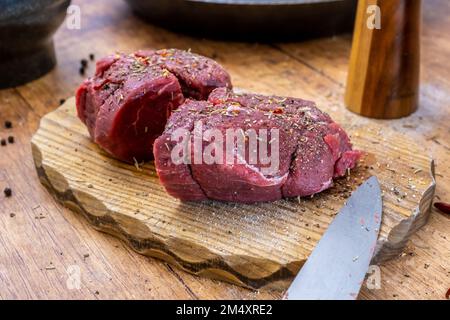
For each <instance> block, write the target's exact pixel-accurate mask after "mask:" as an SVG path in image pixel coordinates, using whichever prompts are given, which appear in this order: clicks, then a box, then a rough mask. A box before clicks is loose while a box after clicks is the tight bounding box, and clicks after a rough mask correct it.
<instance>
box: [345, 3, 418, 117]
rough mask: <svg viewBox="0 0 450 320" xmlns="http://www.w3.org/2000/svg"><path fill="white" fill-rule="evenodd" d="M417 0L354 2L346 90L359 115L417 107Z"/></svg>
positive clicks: (403, 113)
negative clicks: (352, 31)
mask: <svg viewBox="0 0 450 320" xmlns="http://www.w3.org/2000/svg"><path fill="white" fill-rule="evenodd" d="M420 25H421V0H360V1H359V2H358V9H357V16H356V22H355V31H354V35H353V45H352V52H351V57H350V66H349V72H348V78H347V88H346V93H345V104H346V106H347V108H348V109H349V110H351V111H353V112H355V113H357V114H360V115H363V116H366V117H371V118H378V119H395V118H400V117H404V116H408V115H410V114H411V113H413V112H414V111H416V110H417V107H418V98H419V73H420V72H419V71H420V29H421V28H420Z"/></svg>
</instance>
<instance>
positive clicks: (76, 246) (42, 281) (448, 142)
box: [0, 0, 450, 299]
mask: <svg viewBox="0 0 450 320" xmlns="http://www.w3.org/2000/svg"><path fill="white" fill-rule="evenodd" d="M73 3H74V4H77V5H79V6H80V7H81V29H80V30H69V29H68V28H67V26H66V25H65V24H64V25H62V26H61V28H60V30H59V31H58V33H57V35H56V38H55V39H56V50H57V56H58V65H57V67H56V68H55V69H54V70H53V71H52V72H50V73H49V74H47V75H46V76H44V77H42V78H40V79H38V80H36V81H34V82H31V83H29V84H26V85H24V86H20V87H17V88H14V89H6V90H0V120H1V122H2V123H3V121H4V120H7V119H8V120H12V121H13V124H14V128H13V129H9V130H7V129H4V128H3V127H2V128H1V129H0V137H7V136H8V135H13V136H14V137H15V143H14V144H9V145H8V146H6V147H1V148H0V154H1V157H0V189H1V190H3V189H4V188H5V187H10V188H11V189H12V190H13V196H12V197H10V198H4V197H3V195H1V196H0V298H2V299H16V298H24V299H60V298H64V299H65V298H68V299H120V298H125V299H128V298H131V299H168V298H172V299H219V298H220V299H264V298H268V299H277V298H280V296H281V294H280V293H279V292H268V291H258V292H255V291H250V290H247V289H243V288H240V287H237V286H234V285H231V284H227V283H223V282H219V281H213V280H209V279H205V278H199V277H195V276H192V275H190V274H187V273H185V272H183V271H180V270H178V269H176V268H173V267H171V266H169V265H168V264H166V263H163V262H161V261H158V260H155V259H151V258H146V257H144V256H141V255H139V254H137V253H135V252H133V251H131V250H130V249H129V248H128V247H126V246H125V245H124V244H123V243H122V242H121V241H119V240H116V239H115V238H113V237H111V236H109V235H106V234H103V233H100V232H97V231H95V230H93V229H92V228H91V227H90V226H89V225H88V224H87V222H86V221H85V220H84V218H82V217H81V216H80V215H77V214H75V213H73V212H71V211H70V210H68V209H66V208H64V207H62V206H61V205H60V204H59V203H57V202H56V201H55V200H54V199H53V198H52V196H50V194H49V193H48V192H47V190H46V189H45V188H43V187H42V186H41V184H40V182H39V180H38V178H37V175H36V172H35V168H34V164H33V161H32V157H31V150H30V138H31V136H32V134H33V133H34V132H35V131H36V129H37V126H38V123H39V119H40V117H42V116H43V115H44V114H46V113H47V112H49V111H51V110H53V109H55V108H56V107H57V106H58V105H59V100H60V99H62V98H67V97H69V96H72V95H73V93H74V90H75V88H76V87H77V85H79V83H80V82H81V81H82V79H83V78H82V77H81V76H80V75H79V74H78V68H79V64H80V59H82V58H86V57H87V56H88V55H89V53H95V55H96V57H100V56H103V55H106V54H108V53H111V52H114V51H116V50H119V51H124V52H132V51H134V50H137V49H139V48H145V47H150V48H166V47H167V48H169V47H177V48H182V49H188V48H191V49H192V51H194V52H198V53H200V54H204V55H206V56H210V57H213V58H215V59H216V60H217V61H218V62H219V63H221V64H223V65H224V66H225V67H226V68H227V69H228V70H229V72H230V73H231V76H232V78H233V83H234V84H235V86H237V87H240V88H244V89H246V90H251V91H255V92H262V93H276V94H279V95H290V96H297V97H302V98H306V99H311V100H315V101H316V102H317V103H318V105H319V106H322V107H323V109H324V110H329V109H330V108H334V109H335V110H336V108H338V110H341V114H342V116H353V117H356V115H350V114H349V112H348V111H346V110H345V108H344V106H343V93H344V89H345V81H346V74H347V68H348V58H349V53H350V45H351V36H350V35H343V36H338V37H334V38H325V39H319V40H312V41H308V42H303V43H271V44H255V43H224V42H219V41H210V40H204V39H195V38H192V37H188V36H183V35H179V34H174V33H172V32H169V31H166V30H163V29H161V28H158V27H155V26H151V25H148V24H146V23H144V22H143V21H141V20H139V19H138V18H135V17H134V16H133V14H132V13H131V12H130V10H129V9H128V7H127V6H126V4H125V3H124V2H123V1H121V0H114V1H106V0H104V1H95V2H94V1H87V0H79V1H73ZM423 3H424V19H423V22H424V23H423V37H422V76H421V95H420V109H419V111H418V112H416V113H415V114H414V115H412V116H410V117H408V118H405V119H401V120H394V121H377V122H378V123H380V124H381V125H383V126H386V127H391V128H394V129H395V130H398V131H399V132H402V133H405V134H408V135H410V136H411V137H413V138H414V139H417V140H418V141H419V142H420V143H421V144H422V145H423V147H424V152H427V153H429V154H430V155H432V157H433V158H434V159H435V160H436V164H437V167H436V178H437V192H436V197H437V198H438V199H441V200H442V201H447V202H450V180H449V179H448V177H449V176H450V165H449V163H450V109H449V108H450V66H449V64H448V57H449V56H450V35H449V34H448V30H449V29H450V16H449V15H448V14H447V13H448V12H450V3H449V2H448V1H447V0H427V1H423ZM93 70H94V65H93V63H91V64H90V65H89V68H88V70H87V73H88V74H92V72H93ZM405 165H407V163H405ZM78 269H79V270H80V272H81V273H80V276H81V278H80V279H81V286H80V288H79V289H78V288H73V286H70V283H72V282H71V280H72V279H73V271H74V270H78ZM68 284H69V285H68ZM449 288H450V217H449V216H445V215H444V214H441V213H438V212H437V211H435V210H434V209H433V213H432V215H431V218H430V221H429V224H428V225H427V226H425V227H424V228H422V229H421V230H420V231H418V232H417V234H416V235H414V236H413V237H412V239H411V241H410V243H409V244H408V247H407V249H406V250H405V252H404V254H402V255H401V256H400V257H398V258H397V259H395V260H393V261H390V262H388V263H386V264H384V265H382V266H381V288H380V289H372V290H369V289H368V288H367V287H366V286H364V287H363V289H362V291H361V294H360V298H361V299H444V298H445V293H446V292H447V290H448V289H449Z"/></svg>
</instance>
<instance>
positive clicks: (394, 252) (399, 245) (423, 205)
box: [372, 160, 436, 264]
mask: <svg viewBox="0 0 450 320" xmlns="http://www.w3.org/2000/svg"><path fill="white" fill-rule="evenodd" d="M430 177H431V183H430V185H429V186H428V188H427V189H426V190H425V191H424V192H423V194H422V195H421V198H420V202H419V205H418V206H417V207H416V208H415V209H414V212H413V214H412V215H411V216H410V217H409V218H407V219H405V220H403V221H402V222H400V224H398V225H397V226H396V227H394V228H393V229H392V230H391V232H390V233H389V235H388V237H387V239H382V240H378V243H377V248H376V249H375V254H374V257H373V259H372V264H380V263H383V262H386V261H388V260H390V259H393V258H395V257H397V256H398V255H400V254H401V253H402V251H403V249H404V248H405V246H406V243H407V242H408V240H409V237H410V236H411V235H412V234H413V233H415V232H416V231H417V230H419V229H420V228H422V227H423V226H424V225H425V224H426V223H427V221H428V218H429V217H430V214H431V206H432V204H433V198H434V195H435V191H436V178H435V166H434V160H431V162H430Z"/></svg>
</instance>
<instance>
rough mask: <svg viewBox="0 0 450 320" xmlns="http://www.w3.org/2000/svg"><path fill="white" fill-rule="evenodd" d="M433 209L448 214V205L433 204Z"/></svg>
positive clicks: (449, 206)
mask: <svg viewBox="0 0 450 320" xmlns="http://www.w3.org/2000/svg"><path fill="white" fill-rule="evenodd" d="M434 207H435V208H436V209H438V210H440V211H442V212H443V213H446V214H450V203H444V202H435V203H434Z"/></svg>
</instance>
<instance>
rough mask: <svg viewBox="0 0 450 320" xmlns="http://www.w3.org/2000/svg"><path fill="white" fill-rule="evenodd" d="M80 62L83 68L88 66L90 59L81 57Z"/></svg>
mask: <svg viewBox="0 0 450 320" xmlns="http://www.w3.org/2000/svg"><path fill="white" fill-rule="evenodd" d="M80 63H81V66H82V67H83V68H86V66H87V64H88V61H87V60H86V59H81V61H80Z"/></svg>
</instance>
